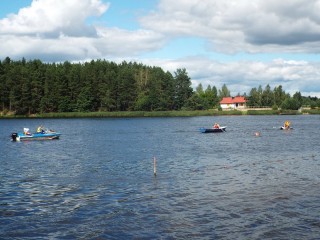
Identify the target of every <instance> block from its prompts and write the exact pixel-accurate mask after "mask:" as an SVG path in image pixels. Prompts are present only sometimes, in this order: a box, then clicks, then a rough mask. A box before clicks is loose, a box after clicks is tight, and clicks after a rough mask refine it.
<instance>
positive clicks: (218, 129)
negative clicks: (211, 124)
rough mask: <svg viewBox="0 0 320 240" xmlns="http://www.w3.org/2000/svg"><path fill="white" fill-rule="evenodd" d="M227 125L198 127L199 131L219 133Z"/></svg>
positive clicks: (224, 129)
mask: <svg viewBox="0 0 320 240" xmlns="http://www.w3.org/2000/svg"><path fill="white" fill-rule="evenodd" d="M226 128H227V127H219V128H203V127H202V128H200V129H199V130H200V132H202V133H221V132H225V131H226Z"/></svg>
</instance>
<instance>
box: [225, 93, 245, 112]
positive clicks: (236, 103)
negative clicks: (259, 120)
mask: <svg viewBox="0 0 320 240" xmlns="http://www.w3.org/2000/svg"><path fill="white" fill-rule="evenodd" d="M246 102H247V100H246V99H245V97H241V96H238V97H224V98H222V100H221V101H220V106H221V108H222V109H243V108H246Z"/></svg>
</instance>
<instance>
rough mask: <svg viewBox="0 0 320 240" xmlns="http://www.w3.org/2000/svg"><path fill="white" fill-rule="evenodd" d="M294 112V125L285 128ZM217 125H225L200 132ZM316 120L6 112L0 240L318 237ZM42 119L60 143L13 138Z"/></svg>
mask: <svg viewBox="0 0 320 240" xmlns="http://www.w3.org/2000/svg"><path fill="white" fill-rule="evenodd" d="M286 119H288V120H290V121H291V122H292V126H293V127H294V130H292V131H281V130H279V127H280V126H281V125H282V124H283V122H284V121H285V120H286ZM214 122H219V123H220V125H222V126H227V132H225V133H218V134H212V133H211V134H202V133H200V132H199V131H198V129H199V128H200V127H211V126H212V124H213V123H214ZM319 123H320V117H319V116H310V115H308V116H306V115H301V116H227V117H226V116H221V117H192V118H130V119H17V120H15V119H10V120H0V126H1V130H0V131H1V132H0V152H1V158H0V159H1V160H0V164H1V169H0V222H1V225H0V238H3V239H21V238H23V239H41V238H51V239H318V238H319V236H320V218H319V216H320V193H319V189H320V188H319V187H320V171H319V170H320V155H319V142H320V134H319V133H320V126H319ZM41 124H42V125H44V126H46V127H48V128H52V129H55V130H57V131H59V132H61V133H62V134H63V135H62V136H61V139H60V140H54V141H42V142H41V141H38V142H11V141H10V139H9V136H10V134H11V133H12V132H15V131H20V130H22V129H23V127H29V128H30V129H31V130H32V129H36V127H37V126H38V125H41ZM257 131H259V132H260V133H261V136H260V137H256V136H255V132H257ZM153 157H156V159H157V175H156V177H155V176H154V174H153Z"/></svg>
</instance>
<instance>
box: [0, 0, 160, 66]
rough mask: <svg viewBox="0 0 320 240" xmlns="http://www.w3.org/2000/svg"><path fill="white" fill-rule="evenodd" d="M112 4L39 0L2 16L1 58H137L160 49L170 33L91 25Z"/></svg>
mask: <svg viewBox="0 0 320 240" xmlns="http://www.w3.org/2000/svg"><path fill="white" fill-rule="evenodd" d="M109 7H110V4H104V3H103V2H102V1H101V0H81V1H78V0H68V1H65V0H33V2H32V4H31V6H29V7H26V8H23V9H21V10H20V11H19V12H18V14H12V15H9V16H8V17H7V18H5V19H2V20H0V39H1V42H2V43H4V44H1V45H0V57H2V58H5V57H6V56H10V57H11V58H16V59H20V58H22V57H25V58H27V59H29V58H40V59H42V60H45V61H64V60H71V61H72V60H83V59H90V58H91V59H95V58H108V57H115V56H117V57H125V56H128V55H131V56H136V55H138V54H141V53H144V52H146V51H151V50H154V49H158V48H160V47H161V46H162V45H163V44H164V39H165V37H164V36H163V35H162V34H159V33H156V32H154V31H151V30H143V29H141V30H136V31H128V30H123V29H118V28H107V27H105V26H95V25H88V24H87V23H86V21H87V19H88V18H90V17H92V16H101V15H102V14H104V13H105V12H106V11H107V10H108V8H109Z"/></svg>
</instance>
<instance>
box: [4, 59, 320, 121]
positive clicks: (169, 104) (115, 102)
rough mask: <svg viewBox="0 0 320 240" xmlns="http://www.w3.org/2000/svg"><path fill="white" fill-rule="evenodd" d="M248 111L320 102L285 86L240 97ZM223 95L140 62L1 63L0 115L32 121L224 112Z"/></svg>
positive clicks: (178, 74)
mask: <svg viewBox="0 0 320 240" xmlns="http://www.w3.org/2000/svg"><path fill="white" fill-rule="evenodd" d="M239 95H242V96H245V97H246V98H247V99H248V104H247V105H249V106H254V107H259V106H264V107H273V108H282V109H292V110H296V109H298V108H300V107H301V106H302V105H308V106H311V108H316V107H319V106H320V101H319V99H318V98H316V97H310V96H308V97H306V96H301V93H300V92H296V93H295V94H293V96H290V94H288V93H286V92H285V90H284V89H282V86H281V85H280V86H277V87H275V88H274V89H271V87H270V86H269V85H267V86H265V87H264V88H263V87H262V86H259V87H258V88H252V90H251V91H250V92H249V93H248V94H247V93H241V94H240V93H239ZM226 96H230V91H229V89H228V87H227V86H226V85H225V84H224V85H223V86H222V88H221V89H217V88H216V87H215V86H210V85H209V86H207V87H206V89H203V87H202V85H201V84H199V85H198V86H197V88H196V89H193V88H192V86H191V79H190V77H189V76H188V73H187V70H186V69H177V70H176V71H175V72H174V74H171V73H170V72H168V71H167V72H165V71H164V70H163V69H161V68H160V67H155V66H146V65H143V64H140V63H136V62H125V61H123V62H122V63H119V64H117V63H115V62H111V61H106V60H92V61H90V62H85V63H70V62H68V61H65V62H63V63H43V62H42V61H40V60H30V61H26V60H25V59H24V58H23V59H22V60H19V61H13V60H11V59H10V58H9V57H7V58H5V59H4V60H2V61H0V112H2V113H3V114H15V115H28V114H37V113H60V112H97V111H104V112H115V111H172V110H178V111H179V110H206V109H212V108H219V101H220V100H221V99H222V97H226Z"/></svg>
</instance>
